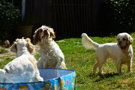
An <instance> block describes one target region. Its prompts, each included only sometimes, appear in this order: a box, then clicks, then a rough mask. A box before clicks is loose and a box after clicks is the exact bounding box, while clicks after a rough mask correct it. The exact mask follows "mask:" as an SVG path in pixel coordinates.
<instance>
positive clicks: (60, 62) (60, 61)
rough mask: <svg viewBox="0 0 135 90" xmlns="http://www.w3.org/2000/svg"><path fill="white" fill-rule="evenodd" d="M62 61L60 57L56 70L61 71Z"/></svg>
mask: <svg viewBox="0 0 135 90" xmlns="http://www.w3.org/2000/svg"><path fill="white" fill-rule="evenodd" d="M62 61H63V58H61V57H60V58H58V59H57V64H56V68H59V69H62Z"/></svg>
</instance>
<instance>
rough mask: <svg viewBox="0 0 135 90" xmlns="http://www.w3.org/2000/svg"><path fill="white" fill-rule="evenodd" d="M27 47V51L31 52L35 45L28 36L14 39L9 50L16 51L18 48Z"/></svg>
mask: <svg viewBox="0 0 135 90" xmlns="http://www.w3.org/2000/svg"><path fill="white" fill-rule="evenodd" d="M25 47H26V48H27V49H28V51H29V52H30V53H31V54H33V53H34V51H35V47H34V45H33V44H32V43H31V40H30V39H29V38H26V39H24V38H22V39H16V41H15V42H14V43H13V45H12V46H11V48H10V50H11V51H12V52H17V50H18V49H21V48H25Z"/></svg>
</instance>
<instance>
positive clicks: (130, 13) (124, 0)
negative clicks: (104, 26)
mask: <svg viewBox="0 0 135 90" xmlns="http://www.w3.org/2000/svg"><path fill="white" fill-rule="evenodd" d="M107 4H108V5H109V7H110V9H111V13H110V17H111V19H110V20H111V21H110V23H111V25H110V29H112V30H115V31H117V32H123V31H125V32H132V31H134V30H135V0H110V1H109V2H107Z"/></svg>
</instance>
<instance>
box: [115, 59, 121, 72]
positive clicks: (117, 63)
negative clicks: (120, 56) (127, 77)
mask: <svg viewBox="0 0 135 90" xmlns="http://www.w3.org/2000/svg"><path fill="white" fill-rule="evenodd" d="M116 67H117V73H118V74H121V62H120V60H117V61H116Z"/></svg>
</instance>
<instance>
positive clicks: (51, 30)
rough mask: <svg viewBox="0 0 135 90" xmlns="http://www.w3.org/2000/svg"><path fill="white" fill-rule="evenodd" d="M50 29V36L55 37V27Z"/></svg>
mask: <svg viewBox="0 0 135 90" xmlns="http://www.w3.org/2000/svg"><path fill="white" fill-rule="evenodd" d="M49 30H50V36H51V37H52V38H55V37H56V36H55V32H54V30H53V28H49Z"/></svg>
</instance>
